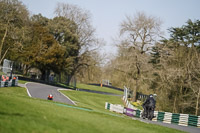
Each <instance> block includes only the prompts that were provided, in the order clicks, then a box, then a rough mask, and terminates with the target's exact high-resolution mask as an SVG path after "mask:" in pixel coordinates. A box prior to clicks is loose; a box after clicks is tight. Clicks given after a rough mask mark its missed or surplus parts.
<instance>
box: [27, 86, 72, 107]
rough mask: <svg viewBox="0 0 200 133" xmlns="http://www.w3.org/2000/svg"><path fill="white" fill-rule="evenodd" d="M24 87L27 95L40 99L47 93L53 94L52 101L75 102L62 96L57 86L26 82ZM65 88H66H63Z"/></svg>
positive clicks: (46, 95) (45, 96) (45, 97)
mask: <svg viewBox="0 0 200 133" xmlns="http://www.w3.org/2000/svg"><path fill="white" fill-rule="evenodd" d="M25 87H26V88H27V92H28V93H29V96H31V97H34V98H40V99H47V97H48V95H49V94H52V95H53V101H56V102H61V103H66V104H71V105H75V103H74V102H73V101H72V100H70V99H69V98H68V97H66V96H64V95H63V94H62V93H60V92H59V91H58V89H64V88H59V87H55V86H50V85H45V84H40V83H26V85H25ZM65 90H66V89H65Z"/></svg>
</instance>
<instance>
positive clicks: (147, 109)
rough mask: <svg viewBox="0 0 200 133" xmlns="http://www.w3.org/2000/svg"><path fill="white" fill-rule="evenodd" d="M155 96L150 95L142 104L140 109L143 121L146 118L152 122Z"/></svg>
mask: <svg viewBox="0 0 200 133" xmlns="http://www.w3.org/2000/svg"><path fill="white" fill-rule="evenodd" d="M155 97H156V94H154V95H152V94H150V95H149V96H148V98H147V99H146V101H145V102H144V103H143V104H142V107H143V109H144V111H143V114H142V117H143V119H145V118H148V119H149V120H152V119H153V117H154V114H153V113H154V109H155V108H156V100H155Z"/></svg>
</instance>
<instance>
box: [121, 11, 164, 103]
mask: <svg viewBox="0 0 200 133" xmlns="http://www.w3.org/2000/svg"><path fill="white" fill-rule="evenodd" d="M160 26H161V21H160V20H159V19H158V18H155V17H152V16H147V15H146V14H145V13H143V12H138V13H137V14H136V15H135V16H134V17H133V18H132V17H130V16H127V17H126V20H124V21H123V22H122V23H121V29H120V35H121V37H122V39H123V40H124V41H123V42H125V43H126V45H125V47H126V49H127V51H126V52H127V55H126V56H125V58H126V59H125V60H126V61H127V63H124V67H126V70H127V72H125V73H127V74H128V75H129V79H130V80H129V81H130V82H132V83H134V85H133V86H134V91H133V101H136V93H137V91H138V90H139V84H140V82H142V81H143V80H145V76H144V75H146V74H147V71H150V70H151V66H149V64H148V60H149V55H148V51H149V50H151V46H152V45H154V44H155V42H156V40H157V38H158V37H159V36H160V33H161V31H160ZM121 44H123V43H121ZM121 44H120V46H121V47H124V46H123V45H121ZM123 60H124V59H123Z"/></svg>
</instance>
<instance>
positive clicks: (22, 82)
mask: <svg viewBox="0 0 200 133" xmlns="http://www.w3.org/2000/svg"><path fill="white" fill-rule="evenodd" d="M27 82H28V81H24V80H18V83H20V84H26V83H27Z"/></svg>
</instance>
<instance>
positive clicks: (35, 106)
mask: <svg viewBox="0 0 200 133" xmlns="http://www.w3.org/2000/svg"><path fill="white" fill-rule="evenodd" d="M88 102H89V99H88ZM96 108H97V109H98V108H100V107H96ZM0 132H1V133H122V132H123V133H129V132H130V133H133V132H137V133H145V132H148V133H161V132H162V133H169V132H170V133H173V132H177V133H178V132H181V131H177V130H174V129H169V128H165V127H161V126H157V125H151V124H145V123H142V122H139V121H134V120H131V119H130V118H127V117H124V118H122V117H116V116H112V115H108V114H104V113H100V112H95V111H91V110H82V109H79V108H72V106H64V105H63V106H60V104H58V103H56V102H53V101H47V100H40V99H35V98H30V97H28V96H27V93H26V89H25V88H21V87H6V88H0Z"/></svg>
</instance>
